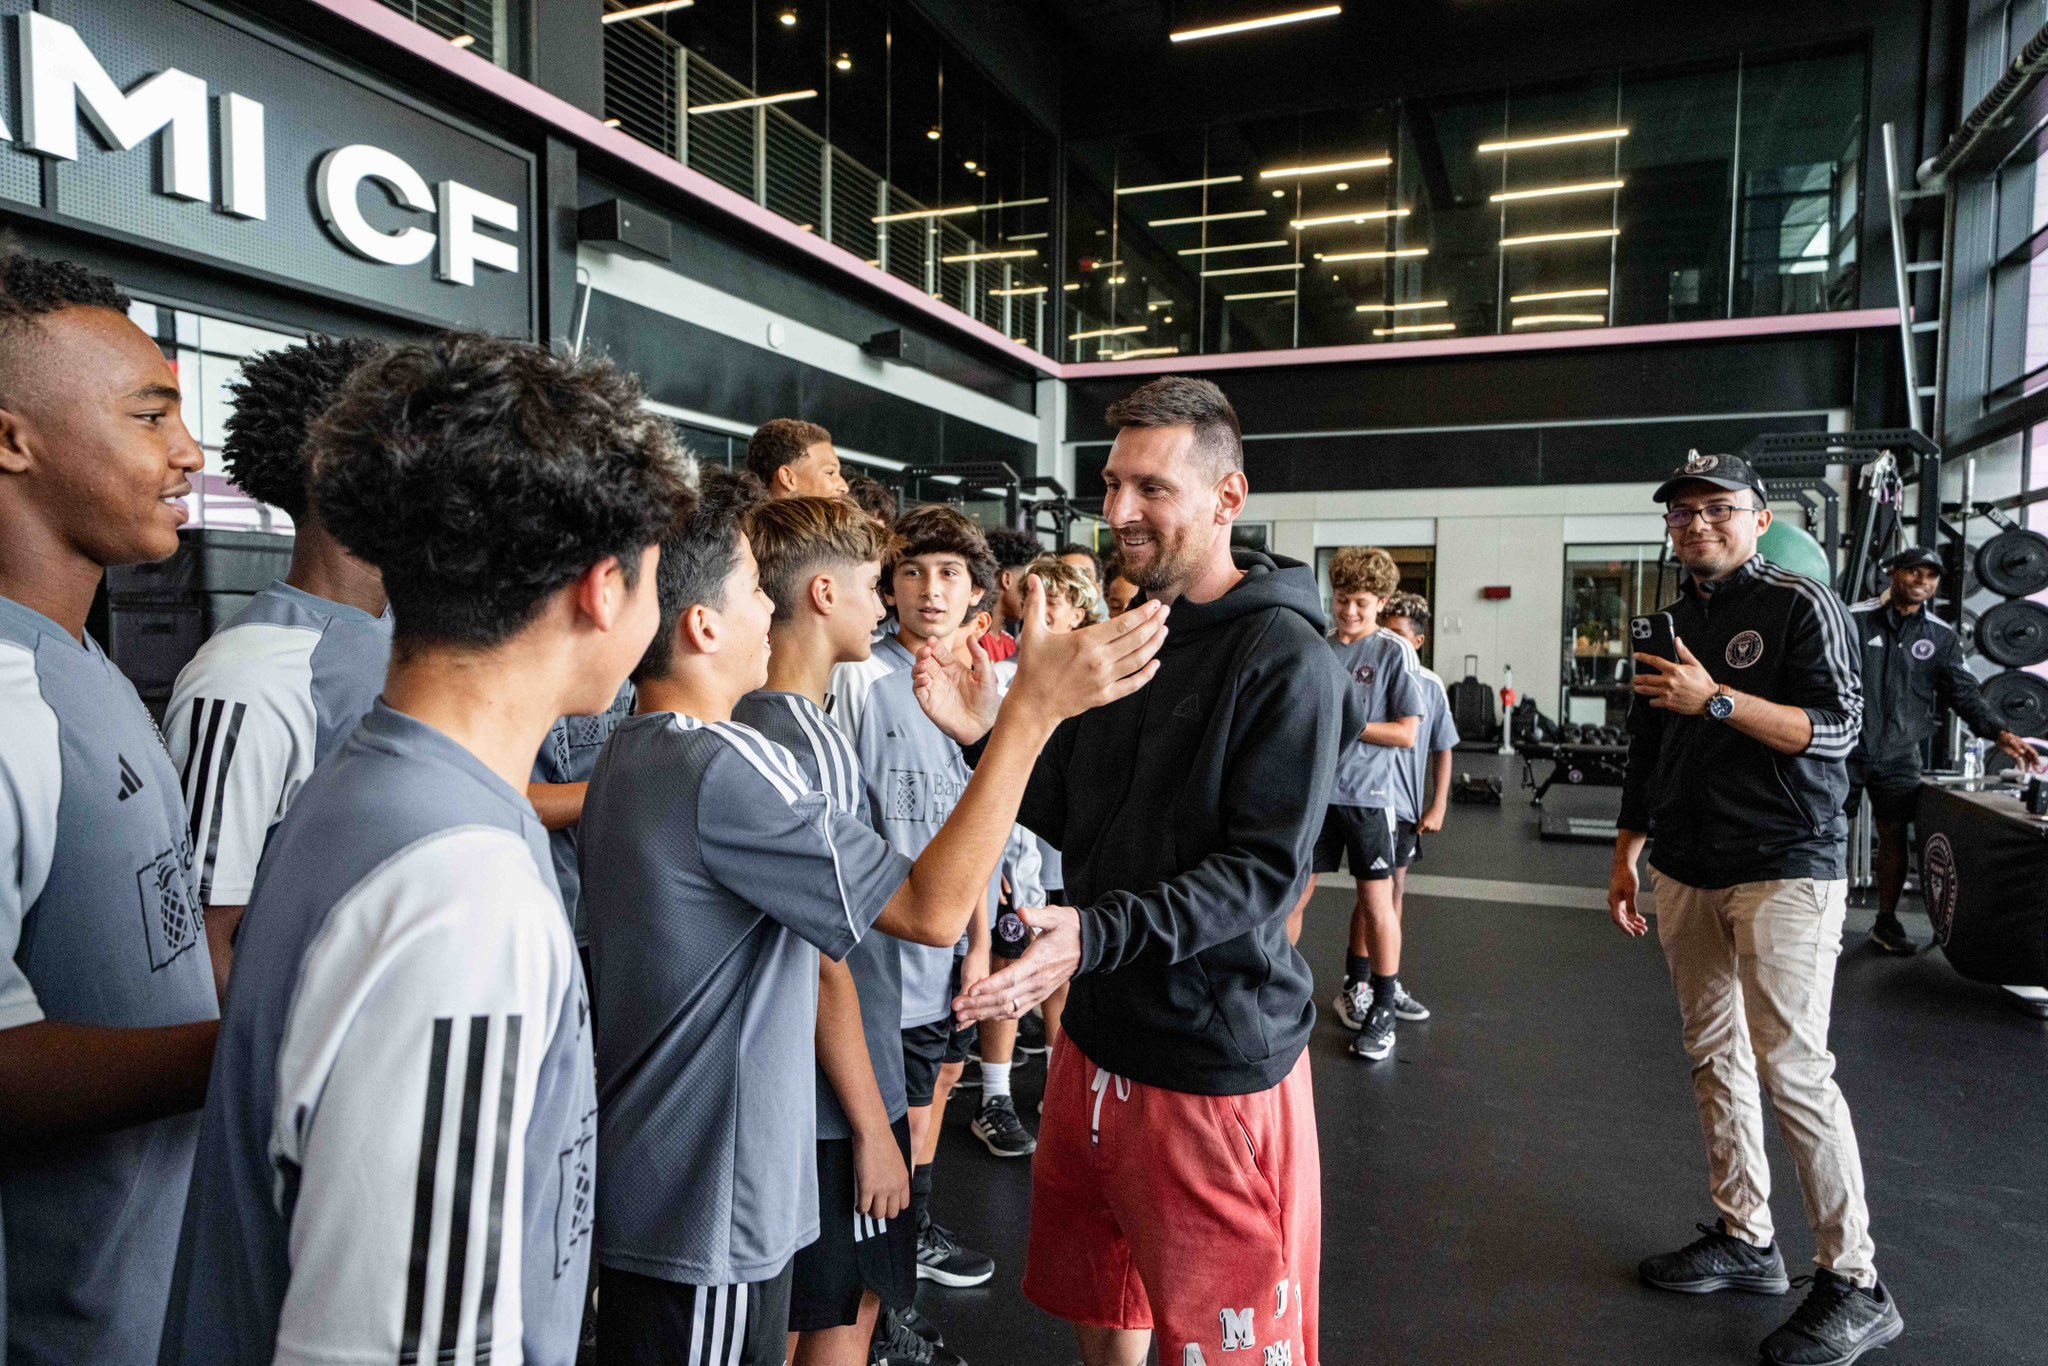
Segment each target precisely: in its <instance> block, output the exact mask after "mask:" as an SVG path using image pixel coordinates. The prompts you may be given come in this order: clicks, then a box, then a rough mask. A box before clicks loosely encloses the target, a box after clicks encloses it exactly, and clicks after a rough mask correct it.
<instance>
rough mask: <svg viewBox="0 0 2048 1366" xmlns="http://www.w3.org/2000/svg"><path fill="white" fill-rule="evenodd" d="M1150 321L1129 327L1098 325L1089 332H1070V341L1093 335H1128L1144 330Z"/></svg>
mask: <svg viewBox="0 0 2048 1366" xmlns="http://www.w3.org/2000/svg"><path fill="white" fill-rule="evenodd" d="M1149 326H1151V324H1150V323H1132V324H1131V325H1130V326H1128V327H1097V328H1093V329H1091V330H1090V331H1087V332H1069V333H1068V334H1067V340H1068V341H1087V340H1088V339H1089V338H1091V337H1128V336H1130V335H1131V333H1133V332H1143V331H1144V330H1145V329H1146V328H1147V327H1149Z"/></svg>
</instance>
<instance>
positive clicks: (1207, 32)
mask: <svg viewBox="0 0 2048 1366" xmlns="http://www.w3.org/2000/svg"><path fill="white" fill-rule="evenodd" d="M1343 12H1344V7H1343V6H1342V5H1315V6H1313V7H1311V8H1309V9H1298V10H1288V11H1285V12H1283V13H1280V14H1262V15H1260V16H1259V17H1258V18H1256V19H1233V20H1231V21H1230V22H1229V23H1226V24H1205V25H1203V26H1202V27H1201V28H1184V29H1178V30H1176V31H1174V32H1172V33H1169V34H1167V35H1166V36H1167V37H1168V38H1169V39H1171V40H1172V41H1173V42H1176V43H1193V42H1198V41H1200V40H1201V39H1203V38H1223V37H1227V36H1229V35H1230V34H1233V33H1250V32H1252V31H1254V30H1256V29H1262V28H1278V27H1279V26H1280V25H1282V24H1300V23H1306V22H1307V21H1308V20H1310V19H1328V18H1331V17H1333V16H1335V15H1339V14H1342V13H1343Z"/></svg>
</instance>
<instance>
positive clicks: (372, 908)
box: [162, 703, 597, 1366]
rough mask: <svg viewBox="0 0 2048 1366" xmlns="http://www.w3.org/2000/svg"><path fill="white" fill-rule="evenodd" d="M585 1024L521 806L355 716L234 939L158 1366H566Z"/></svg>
mask: <svg viewBox="0 0 2048 1366" xmlns="http://www.w3.org/2000/svg"><path fill="white" fill-rule="evenodd" d="M589 1014H590V1011H589V1000H588V997H587V996H586V994H585V992H584V986H583V971H582V967H581V964H580V963H579V961H578V959H577V956H576V950H575V946H574V945H573V944H572V943H571V942H570V939H569V927H568V923H567V922H566V921H565V920H564V919H563V916H562V907H561V902H560V901H559V900H557V898H556V896H555V889H554V874H553V871H552V870H551V869H550V868H549V866H548V851H547V839H546V833H545V832H544V831H543V830H542V829H541V825H540V821H539V820H538V819H537V818H536V817H535V816H534V813H533V808H532V807H531V806H529V805H528V804H527V801H526V796H525V793H524V792H523V791H521V790H518V789H515V788H514V787H512V786H511V785H509V784H508V783H506V782H505V780H504V779H503V778H501V777H499V776H498V775H497V774H495V773H493V772H492V771H491V770H490V769H488V768H486V767H485V766H484V765H483V763H482V762H481V761H480V760H479V759H478V758H477V757H476V756H475V755H473V754H471V753H470V752H469V751H468V750H466V749H464V748H463V747H462V746H460V745H458V744H456V743H455V742H454V741H453V740H451V739H450V738H449V737H447V736H446V735H443V734H442V733H441V732H439V731H437V730H435V729H433V728H432V727H430V726H426V725H424V724H422V723H420V722H418V721H415V720H413V719H412V718H411V717H408V716H405V715H403V714H401V713H399V712H395V711H393V710H391V709H390V708H389V707H386V706H384V705H383V704H382V703H379V704H377V705H376V706H375V707H374V708H373V709H372V710H371V712H370V714H369V715H368V716H366V717H364V718H363V720H362V722H361V724H360V725H359V726H358V727H357V729H356V731H355V733H354V734H353V735H352V736H351V737H350V738H349V739H348V741H347V742H346V743H344V744H343V745H342V747H341V748H340V749H339V750H337V751H336V752H335V754H334V756H333V757H332V758H330V759H329V760H328V761H327V762H326V763H324V764H322V765H321V766H320V768H319V770H318V771H317V772H315V773H314V775H313V777H312V779H311V780H310V781H308V782H307V784H306V786H305V789H304V790H303V791H302V792H301V793H300V794H299V799H298V801H297V802H295V803H294V804H293V806H292V809H291V811H290V812H289V813H288V814H287V815H286V816H285V818H284V820H283V821H282V822H281V823H280V824H279V825H278V827H277V829H276V831H275V832H273V834H272V835H271V840H270V849H269V851H268V852H267V853H266V854H265V856H264V859H263V867H262V870H261V871H260V872H259V873H258V874H257V877H256V889H255V892H254V895H253V896H252V898H251V900H250V903H249V911H248V914H247V916H245V917H244V919H243V921H242V928H241V932H240V934H239V935H238V937H237V939H236V951H235V976H234V989H233V990H232V991H231V992H230V993H229V996H228V1010H227V1017H226V1019H225V1020H224V1021H223V1022H222V1026H221V1039H220V1047H219V1050H218V1052H217V1053H216V1055H215V1058H214V1070H213V1085H212V1088H211V1089H210V1090H209V1091H208V1093H207V1097H206V1110H205V1116H204V1122H203V1127H202V1129H201V1131H200V1146H199V1150H200V1153H201V1157H200V1159H199V1161H198V1162H197V1163H196V1164H195V1167H194V1170H193V1175H192V1193H191V1199H190V1202H189V1204H188V1207H187V1209H186V1211H185V1222H184V1229H183V1233H182V1236H181V1237H180V1239H179V1243H178V1265H177V1273H176V1276H175V1278H174V1281H173V1285H172V1289H171V1296H170V1309H169V1313H168V1315H167V1316H165V1317H164V1318H163V1325H164V1345H163V1356H162V1361H163V1363H164V1364H165V1366H217V1364H218V1363H221V1362H259V1361H264V1362H267V1361H276V1362H284V1363H292V1364H293V1366H334V1363H337V1362H373V1361H383V1362H396V1361H415V1360H417V1361H421V1362H432V1361H437V1360H438V1361H458V1360H459V1361H471V1360H475V1361H484V1360H487V1359H495V1360H499V1361H506V1360H523V1361H525V1362H528V1363H532V1364H533V1366H572V1363H574V1361H575V1359H576V1348H577V1341H578V1338H579V1336H580V1333H579V1330H580V1327H581V1324H582V1313H583V1308H582V1307H583V1299H584V1291H585V1290H586V1289H587V1287H588V1281H589V1270H590V1229H591V1223H592V1217H593V1183H594V1179H595V1172H594V1162H593V1157H594V1151H595V1146H596V1118H597V1116H596V1111H597V1095H596V1089H595V1086H594V1082H593V1077H592V1066H591V1042H590V1029H589Z"/></svg>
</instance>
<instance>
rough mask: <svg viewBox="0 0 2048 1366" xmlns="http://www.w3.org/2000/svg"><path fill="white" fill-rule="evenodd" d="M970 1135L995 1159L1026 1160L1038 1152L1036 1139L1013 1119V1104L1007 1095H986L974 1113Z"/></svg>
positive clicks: (1021, 1123) (1014, 1113) (1022, 1124)
mask: <svg viewBox="0 0 2048 1366" xmlns="http://www.w3.org/2000/svg"><path fill="white" fill-rule="evenodd" d="M973 1133H974V1136H975V1137H976V1138H978V1139H980V1140H981V1142H982V1146H983V1147H985V1148H987V1149H988V1150H989V1151H990V1152H992V1153H994V1154H995V1155H996V1156H997V1157H1029V1156H1031V1154H1033V1153H1035V1152H1037V1151H1038V1140H1037V1139H1035V1138H1033V1137H1032V1136H1031V1131H1030V1130H1029V1129H1027V1128H1025V1127H1024V1121H1023V1120H1021V1119H1019V1118H1017V1102H1016V1101H1014V1100H1012V1099H1010V1098H1009V1097H1008V1096H990V1097H989V1098H988V1099H986V1100H984V1101H982V1103H981V1109H980V1110H979V1111H977V1112H976V1113H975V1116H974V1124H973Z"/></svg>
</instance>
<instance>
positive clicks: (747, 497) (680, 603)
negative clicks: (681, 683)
mask: <svg viewBox="0 0 2048 1366" xmlns="http://www.w3.org/2000/svg"><path fill="white" fill-rule="evenodd" d="M762 501H763V499H762V492H761V481H760V480H758V479H756V478H754V477H753V476H752V475H751V474H748V473H747V472H746V471H745V470H722V469H708V470H706V471H704V474H703V477H702V479H701V481H700V486H699V488H698V491H697V496H696V498H695V500H694V502H693V505H692V506H691V507H690V508H689V509H688V510H687V511H686V513H685V515H684V516H682V517H680V518H678V519H677V520H676V522H675V523H674V525H673V526H671V527H670V528H669V532H668V534H667V535H666V536H664V537H663V538H662V541H661V560H660V562H659V563H658V564H657V565H655V568H654V586H655V593H656V596H657V600H658V606H659V611H660V616H661V625H660V626H659V627H658V628H656V630H655V632H654V639H653V640H651V641H649V642H648V644H647V653H646V654H644V655H642V656H641V657H640V666H639V667H638V668H637V669H635V670H634V671H633V677H635V678H666V677H668V676H669V674H671V673H672V672H674V670H675V664H676V660H675V653H676V623H677V622H678V621H680V620H682V616H683V613H685V612H687V611H689V610H690V609H691V608H692V607H696V606H698V605H699V604H702V605H703V606H706V607H709V608H712V609H713V610H715V611H721V612H722V611H724V610H725V585H726V581H727V580H729V579H730V578H731V577H732V572H733V570H734V569H735V568H737V567H738V566H739V562H740V537H742V536H744V535H745V534H746V530H747V518H748V514H749V513H751V512H752V511H753V509H754V508H756V507H758V506H760V504H761V502H762Z"/></svg>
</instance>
